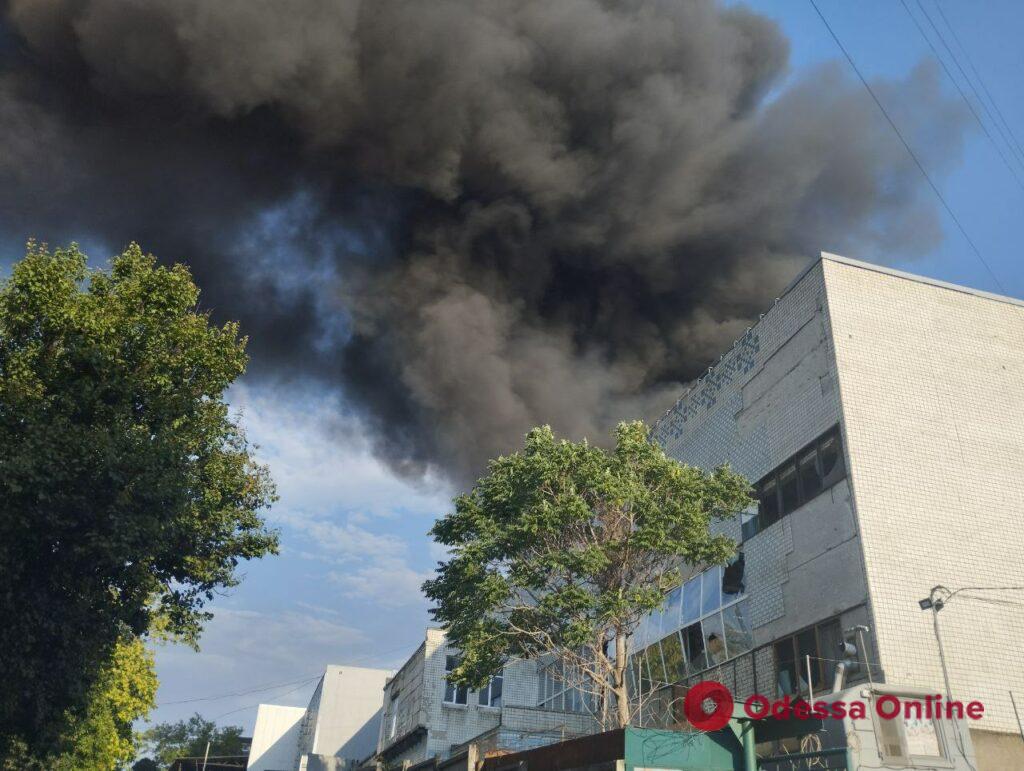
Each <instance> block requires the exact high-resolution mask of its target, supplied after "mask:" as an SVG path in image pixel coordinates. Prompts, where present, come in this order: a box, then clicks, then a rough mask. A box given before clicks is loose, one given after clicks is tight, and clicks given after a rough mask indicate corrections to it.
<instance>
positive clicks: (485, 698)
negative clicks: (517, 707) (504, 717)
mask: <svg viewBox="0 0 1024 771" xmlns="http://www.w3.org/2000/svg"><path fill="white" fill-rule="evenodd" d="M503 685H504V678H503V677H502V676H501V675H495V676H494V677H492V678H491V681H490V682H489V683H487V685H486V686H485V687H484V688H483V689H482V690H481V691H480V697H479V704H480V705H481V706H484V707H500V706H501V689H502V686H503Z"/></svg>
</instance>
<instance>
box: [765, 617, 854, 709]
mask: <svg viewBox="0 0 1024 771" xmlns="http://www.w3.org/2000/svg"><path fill="white" fill-rule="evenodd" d="M832 624H835V625H836V627H839V631H840V634H841V633H842V628H841V627H840V621H839V616H833V617H832V618H827V619H825V620H823V621H819V622H818V623H816V624H811V625H810V626H805V627H804V628H802V629H798V630H796V631H795V632H793V633H792V634H787V635H783V636H782V637H779V638H777V639H775V640H773V641H772V642H771V643H770V644H771V646H772V659H773V661H774V663H775V689H776V695H777V696H784V695H787V694H783V693H782V692H781V691H780V690H779V673H780V671H781V669H782V667H781V666H780V665H779V661H780V659H779V646H780V645H782V644H784V643H788V644H789V648H790V651H791V652H792V654H793V659H792V661H793V669H794V673H795V674H796V682H795V683H793V687H794V688H795V691H794V692H793V693H791V694H788V695H789V696H804V695H809V694H808V691H807V690H805V689H802V688H801V687H800V682H801V680H802V679H803V677H804V675H806V674H807V662H806V660H804V658H803V657H802V656H801V655H800V646H799V645H798V643H797V641H798V640H799V638H800V637H801V635H804V634H807V633H808V632H813V634H814V648H815V652H816V653H817V654H818V655H817V656H812V657H811V658H812V659H813V660H814V666H815V667H816V669H817V675H818V682H819V683H820V684H821V685H820V688H821V689H822V690H823V691H828V690H829V689H831V687H832V686H831V684H830V683H827V682H826V680H827V678H828V664H829V662H828V661H826V659H827V658H829V657H826V656H822V646H821V638H822V628H823V627H826V626H829V625H832ZM812 680H813V674H812ZM813 685H814V683H813V682H812V683H808V686H811V687H813Z"/></svg>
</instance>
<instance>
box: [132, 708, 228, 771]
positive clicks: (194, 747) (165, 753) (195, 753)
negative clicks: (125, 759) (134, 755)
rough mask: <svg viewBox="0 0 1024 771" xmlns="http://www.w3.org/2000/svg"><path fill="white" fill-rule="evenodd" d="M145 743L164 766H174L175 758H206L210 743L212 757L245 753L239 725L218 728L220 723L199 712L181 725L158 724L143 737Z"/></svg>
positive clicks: (154, 757) (151, 754)
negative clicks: (205, 754)
mask: <svg viewBox="0 0 1024 771" xmlns="http://www.w3.org/2000/svg"><path fill="white" fill-rule="evenodd" d="M142 741H143V744H144V745H145V746H146V747H147V748H148V754H149V755H150V756H151V758H152V759H153V760H156V761H157V763H158V765H159V766H160V767H168V766H170V765H171V763H172V762H173V761H174V759H175V758H197V757H202V756H203V754H204V753H205V752H206V743H207V742H209V743H210V756H211V757H213V756H216V755H244V754H245V743H244V742H243V741H242V729H241V728H240V727H239V726H224V727H222V728H218V727H217V725H216V723H214V722H213V721H212V720H206V719H205V718H204V717H203V716H202V715H200V714H199V713H196V714H195V715H193V716H192V717H190V718H189V719H188V720H180V721H178V722H177V723H158V724H157V725H155V726H153V727H152V728H150V729H149V730H148V731H146V732H145V733H144V734H143V735H142Z"/></svg>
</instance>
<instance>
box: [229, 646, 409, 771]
mask: <svg viewBox="0 0 1024 771" xmlns="http://www.w3.org/2000/svg"><path fill="white" fill-rule="evenodd" d="M390 675H391V672H390V671H389V670H386V669H369V668H366V667H350V666H343V665H342V666H337V665H331V666H329V667H327V670H326V671H325V672H324V674H323V677H321V678H320V682H319V683H318V684H317V687H316V690H315V691H314V692H313V696H312V697H311V698H310V701H309V706H308V707H306V708H305V709H303V708H302V707H283V706H279V705H276V704H261V705H260V707H259V711H258V712H257V714H256V727H255V728H254V729H253V743H252V749H251V750H250V752H249V769H250V770H255V771H340V769H343V768H352V767H354V766H356V765H357V764H358V763H359V762H360V761H363V760H366V759H367V758H369V757H370V756H372V755H373V754H374V751H375V750H376V746H377V736H378V734H379V733H380V717H381V705H382V703H383V695H384V684H385V682H386V681H387V678H388V677H389V676H390Z"/></svg>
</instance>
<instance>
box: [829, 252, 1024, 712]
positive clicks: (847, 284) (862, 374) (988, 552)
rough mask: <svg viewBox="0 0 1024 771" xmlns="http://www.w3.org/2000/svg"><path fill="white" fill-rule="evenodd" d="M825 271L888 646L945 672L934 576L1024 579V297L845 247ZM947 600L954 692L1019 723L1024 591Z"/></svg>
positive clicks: (921, 675) (922, 667) (853, 462)
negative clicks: (1018, 299)
mask: <svg viewBox="0 0 1024 771" xmlns="http://www.w3.org/2000/svg"><path fill="white" fill-rule="evenodd" d="M824 276H825V282H826V286H827V293H828V299H829V308H830V314H831V320H832V324H833V327H834V337H835V354H836V358H837V363H838V372H839V390H840V392H841V394H842V402H843V412H844V416H845V433H846V438H847V443H848V460H849V462H850V472H851V481H852V485H853V490H854V498H855V501H856V512H857V517H858V519H859V526H860V532H861V540H862V543H863V551H864V558H865V564H866V566H867V581H868V587H869V591H870V596H871V605H872V609H873V616H874V624H875V626H876V627H877V637H878V643H879V647H880V651H879V655H880V657H881V660H882V664H883V665H884V667H885V670H886V675H887V678H888V679H889V681H891V682H899V683H907V684H912V685H920V686H925V687H940V686H941V683H942V673H941V670H940V664H939V658H938V655H937V646H936V641H935V636H934V633H933V630H932V625H931V622H932V619H931V614H930V613H925V612H922V611H921V610H920V609H919V608H918V604H917V602H918V600H920V599H921V598H923V597H926V596H928V593H929V590H930V589H931V587H932V586H934V585H936V584H943V585H945V586H947V587H950V588H953V589H955V588H958V587H962V586H1024V556H1022V554H1024V536H1022V530H1021V523H1022V519H1024V307H1021V306H1020V305H1018V304H1013V303H1010V302H1000V301H997V300H993V299H988V298H985V297H980V296H977V295H976V294H972V293H970V292H967V291H963V290H958V289H956V288H946V287H941V286H936V285H933V284H930V283H926V282H924V281H917V280H910V279H907V278H902V277H898V276H894V275H890V274H888V273H884V272H879V271H876V270H869V269H867V268H865V267H859V266H856V265H851V264H848V263H846V262H839V261H834V260H826V261H825V262H824ZM988 596H990V597H991V596H994V597H995V598H997V599H1001V600H1004V601H1006V600H1009V601H1012V602H1016V603H1019V604H1017V605H999V604H991V603H986V602H980V601H977V600H970V599H966V598H960V599H954V600H953V601H952V602H951V603H950V604H949V605H948V606H947V607H946V609H945V610H943V611H942V612H941V613H940V615H939V620H940V623H941V625H942V630H943V632H942V634H943V639H944V641H945V645H946V651H947V656H948V658H949V667H950V672H951V678H952V688H953V691H954V696H957V695H960V696H962V697H969V698H977V699H980V700H981V701H983V702H984V704H985V707H986V717H985V719H984V721H983V726H984V727H985V728H988V729H990V730H995V731H1005V732H1014V731H1017V722H1016V719H1015V717H1014V714H1013V709H1012V706H1011V703H1010V698H1009V692H1010V691H1011V690H1012V691H1013V692H1014V693H1015V694H1016V696H1017V698H1018V705H1019V706H1024V669H1022V667H1021V663H1020V662H1021V654H1022V652H1024V593H1021V592H1015V593H1002V594H995V595H988Z"/></svg>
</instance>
